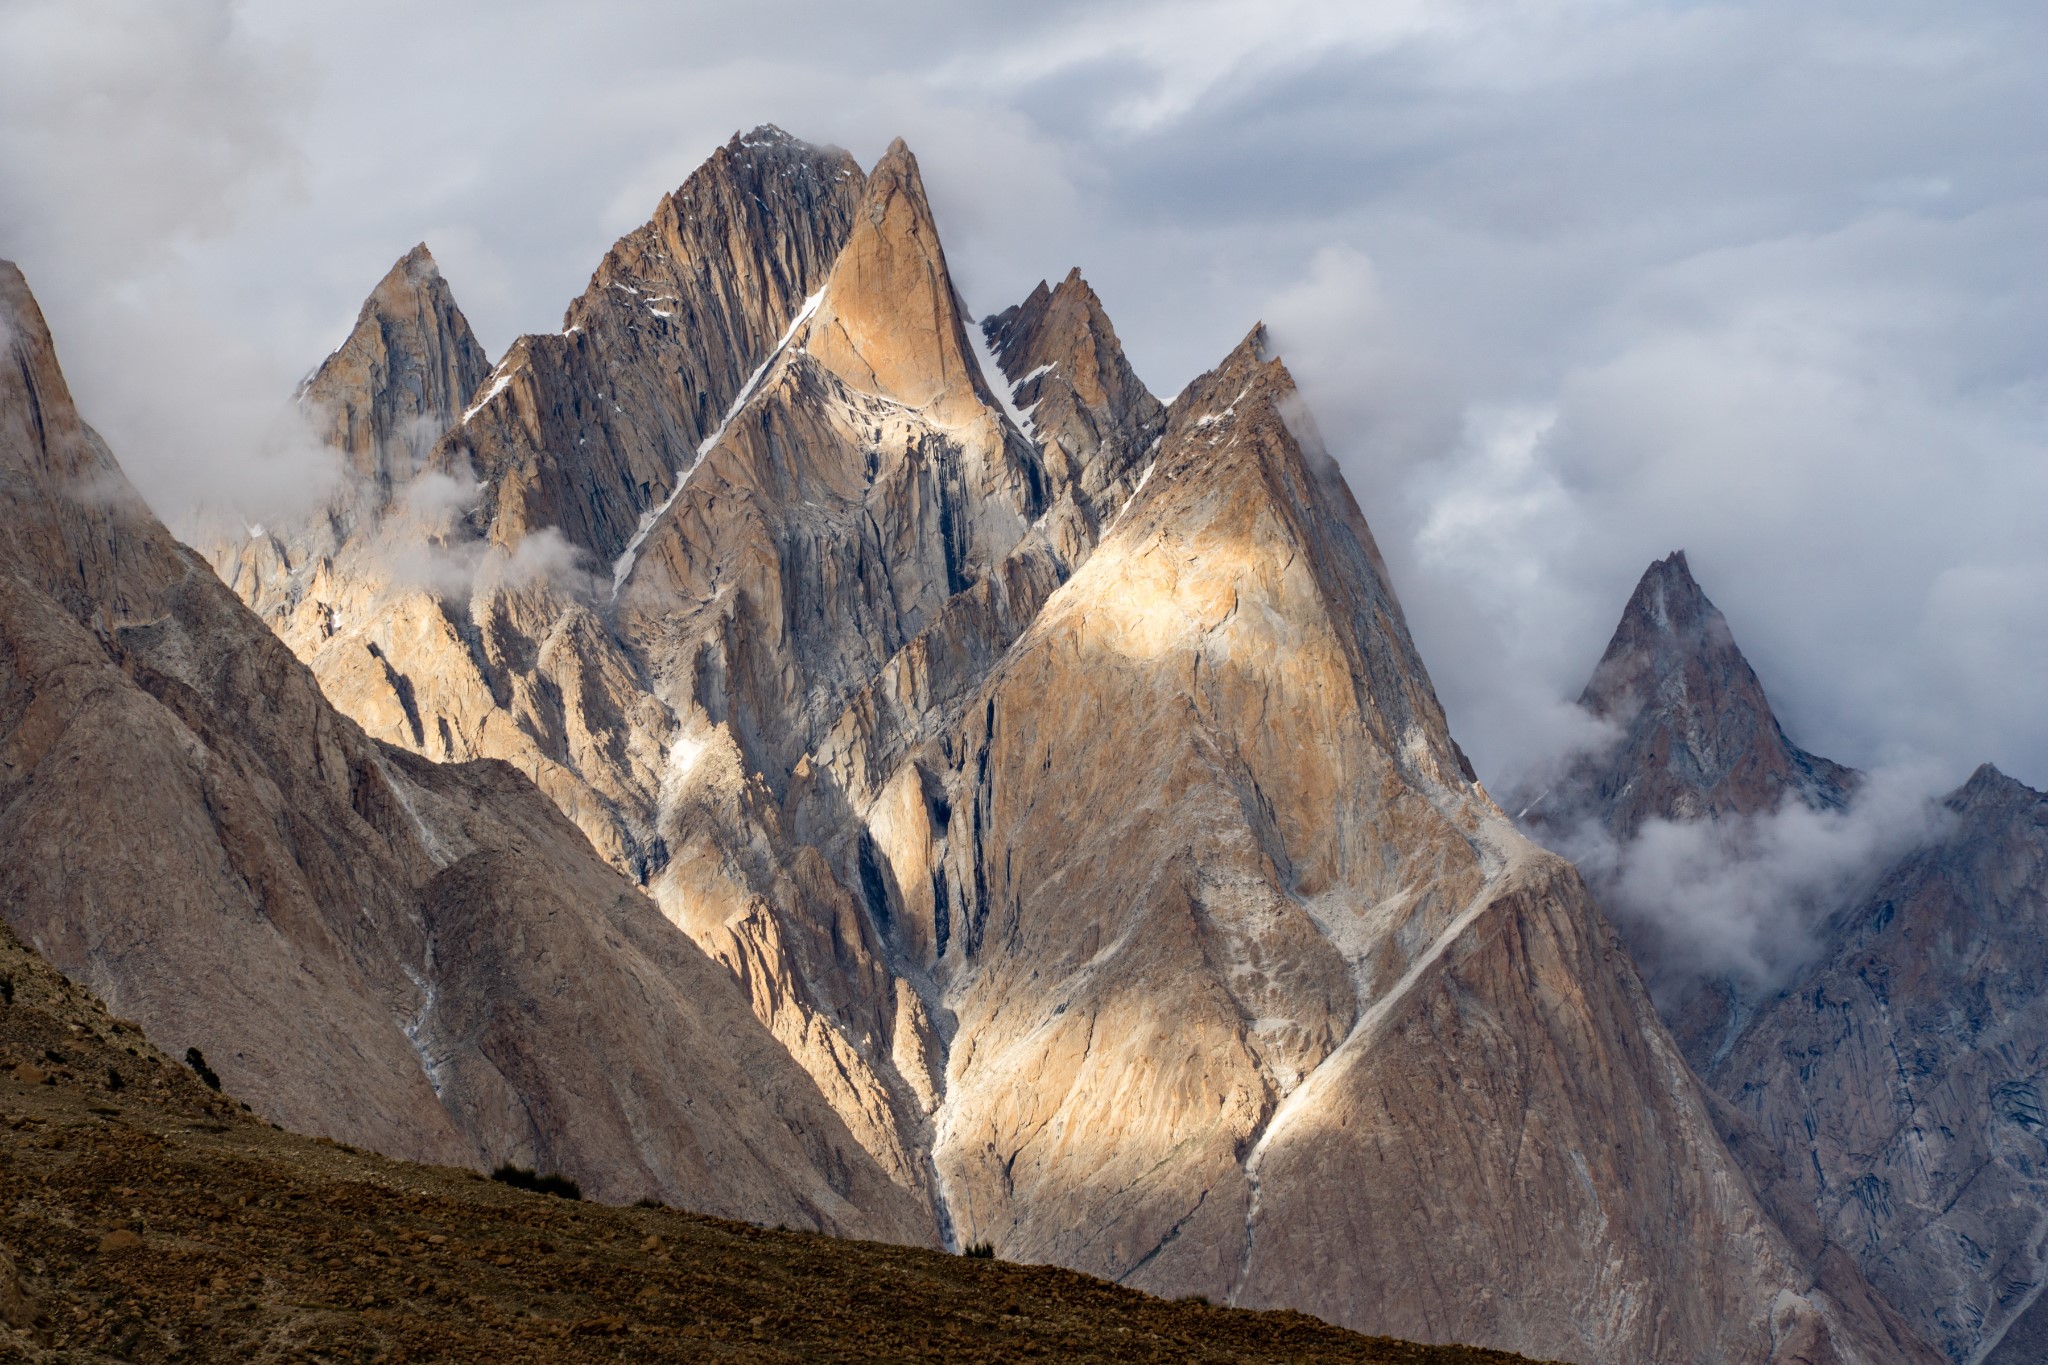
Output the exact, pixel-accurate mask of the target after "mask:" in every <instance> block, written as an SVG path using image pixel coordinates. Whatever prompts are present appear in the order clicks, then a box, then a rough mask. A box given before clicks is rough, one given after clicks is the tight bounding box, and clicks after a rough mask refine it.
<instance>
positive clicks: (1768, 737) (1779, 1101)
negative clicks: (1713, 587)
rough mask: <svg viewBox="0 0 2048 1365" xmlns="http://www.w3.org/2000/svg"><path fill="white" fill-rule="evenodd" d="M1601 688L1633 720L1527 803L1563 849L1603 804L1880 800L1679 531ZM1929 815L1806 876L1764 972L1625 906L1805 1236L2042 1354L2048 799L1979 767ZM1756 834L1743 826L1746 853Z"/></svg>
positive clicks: (1937, 1316) (1680, 1031)
mask: <svg viewBox="0 0 2048 1365" xmlns="http://www.w3.org/2000/svg"><path fill="white" fill-rule="evenodd" d="M1582 704H1583V705H1585V706H1586V707H1587V708H1588V709H1589V710H1592V711H1593V712H1594V713H1595V714H1598V715H1601V716H1604V717H1607V718H1610V719H1614V720H1615V721H1616V722H1617V723H1619V724H1621V725H1623V726H1624V727H1625V732H1626V733H1625V738H1624V739H1623V741H1622V742H1621V744H1620V745H1619V746H1618V747H1617V748H1616V749H1615V750H1613V751H1611V752H1608V753H1603V754H1598V755H1595V756H1593V757H1592V758H1590V759H1588V760H1587V761H1586V762H1585V763H1584V764H1582V765H1581V766H1580V767H1579V768H1578V769H1576V770H1575V771H1574V772H1573V773H1571V774H1570V775H1569V776H1568V777H1567V779H1566V780H1565V781H1564V782H1561V783H1559V784H1558V785H1557V786H1555V787H1553V788H1552V790H1551V792H1550V793H1548V794H1546V795H1545V797H1544V798H1543V799H1542V801H1541V802H1540V804H1538V805H1537V806H1536V807H1535V809H1534V811H1533V812H1532V813H1530V822H1531V823H1532V824H1533V825H1535V826H1536V827H1537V828H1538V830H1539V832H1541V833H1543V834H1544V835H1545V836H1546V837H1557V838H1561V839H1563V840H1565V841H1566V846H1567V847H1569V846H1570V841H1571V839H1572V838H1573V836H1574V831H1577V830H1582V829H1584V828H1585V827H1586V826H1588V825H1590V826H1592V827H1594V828H1596V829H1599V830H1601V831H1603V832H1605V833H1607V834H1608V835H1610V836H1612V837H1614V838H1617V839H1619V840H1620V841H1621V846H1622V848H1623V849H1624V850H1626V848H1627V844H1628V840H1629V838H1630V837H1631V836H1635V835H1639V834H1640V833H1641V832H1642V831H1643V829H1644V827H1645V825H1646V824H1647V823H1648V822H1652V821H1664V822H1670V823H1672V824H1675V825H1677V826H1680V827H1687V826H1693V825H1697V824H1699V823H1701V822H1716V823H1718V824H1719V825H1720V826H1722V827H1725V828H1729V829H1732V830H1735V831H1737V832H1739V831H1740V830H1741V829H1742V827H1743V822H1745V821H1756V820H1770V819H1772V818H1775V817H1777V816H1779V815H1781V814H1782V812H1783V810H1784V809H1785V808H1786V807H1787V804H1788V803H1802V804H1804V805H1805V806H1807V807H1809V808H1812V809H1817V810H1820V811H1825V812H1832V813H1834V816H1835V818H1838V819H1840V820H1843V821H1850V820H1856V819H1862V818H1867V817H1866V816H1865V815H1864V814H1863V813H1862V811H1861V809H1860V807H1859V806H1858V804H1857V802H1858V800H1859V799H1860V797H1861V795H1862V793H1863V791H1864V790H1865V785H1864V779H1863V778H1862V777H1861V775H1859V774H1857V773H1855V772H1853V771H1852V770H1850V769H1847V768H1843V767H1841V766H1840V765H1837V764H1834V763H1830V762H1828V761H1827V760H1826V759H1822V758H1816V757H1814V756H1813V755H1810V754H1807V753H1805V752H1804V751H1802V750H1800V749H1798V748H1796V747H1795V746H1793V745H1792V744H1791V743H1790V742H1789V741H1788V740H1786V738H1785V736H1784V732H1783V731H1782V729H1781V728H1780V727H1779V725H1778V723H1777V721H1776V719H1775V718H1774V717H1773V716H1772V714H1771V711H1770V707H1769V703H1768V702H1767V701H1766V700H1765V699H1764V695H1763V690H1762V687H1761V685H1760V684H1758V682H1757V681H1756V677H1755V674H1754V673H1753V672H1752V671H1751V670H1750V668H1749V665H1748V664H1747V662H1746V661H1744V660H1743V658H1742V656H1741V654H1740V652H1739V651H1738V650H1737V648H1736V646H1735V644H1734V640H1733V638H1732V636H1731V635H1730V634H1729V631H1728V628H1727V624H1726V622H1725V621H1724V620H1723V619H1722V618H1721V615H1720V613H1719V612H1718V611H1715V610H1714V609H1713V608H1712V606H1711V604H1709V603H1707V601H1706V598H1705V596H1704V595H1703V594H1702V593H1701V592H1700V590H1699V588H1698V586H1697V584H1695V583H1694V582H1693V580H1692V578H1691V575H1690V574H1689V572H1687V571H1686V567H1685V563H1684V558H1683V556H1682V555H1674V556H1672V557H1671V558H1669V559H1666V560H1664V561H1661V562H1659V563H1657V564H1653V565H1652V566H1651V567H1650V569H1649V571H1648V572H1647V573H1646V574H1645V575H1644V578H1643V580H1642V583H1641V584H1640V585H1639V586H1638V587H1637V589H1636V592H1635V595H1634V597H1633V598H1632V599H1631V601H1630V603H1629V605H1628V608H1627V610H1626V611H1625V612H1624V614H1623V618H1622V623H1621V626H1620V627H1619V628H1618V629H1617V631H1616V633H1615V641H1614V643H1613V644H1612V645H1610V646H1609V648H1608V651H1607V655H1606V657H1605V658H1604V659H1603V660H1602V662H1601V664H1600V667H1599V669H1598V670H1597V671H1596V672H1595V674H1594V677H1593V681H1592V682H1591V683H1590V684H1589V685H1588V687H1587V689H1586V694H1585V697H1584V698H1583V699H1582ZM1936 816H1937V818H1935V819H1933V820H1931V821H1930V822H1928V824H1929V827H1930V828H1931V830H1932V833H1931V834H1929V835H1928V836H1926V837H1924V838H1921V839H1919V840H1918V841H1917V842H1915V843H1913V844H1912V845H1911V846H1909V847H1907V848H1905V849H1904V850H1903V851H1900V850H1896V849H1891V848H1889V847H1887V846H1879V847H1878V848H1877V851H1875V852H1873V853H1872V855H1871V857H1870V865H1869V866H1864V867H1856V868H1852V869H1849V870H1848V871H1847V872H1846V873H1845V874H1844V876H1843V877H1842V878H1841V879H1840V883H1839V885H1836V886H1834V887H1833V888H1832V889H1831V890H1829V891H1828V892H1827V895H1828V896H1829V897H1831V899H1824V900H1823V901H1822V902H1821V903H1818V904H1815V905H1809V904H1804V903H1794V902H1793V901H1792V900H1790V899H1789V898H1788V900H1787V903H1786V904H1784V905H1783V906H1782V907H1780V909H1779V913H1780V914H1782V916H1784V917H1785V918H1786V919H1787V920H1789V921H1793V922H1798V921H1799V920H1800V919H1801V917H1803V916H1808V915H1811V916H1814V920H1815V922H1814V923H1813V925H1812V928H1811V931H1810V934H1809V935H1808V936H1807V937H1806V938H1805V939H1802V940H1801V941H1802V942H1803V943H1804V950H1803V951H1802V952H1800V953H1799V954H1798V955H1796V956H1794V957H1792V958H1791V959H1790V960H1787V961H1784V962H1779V963H1776V964H1773V968H1774V970H1773V973H1772V974H1770V975H1768V976H1764V977H1761V978H1759V977H1757V976H1755V975H1754V974H1749V975H1744V974H1740V973H1714V974H1702V973H1700V972H1699V970H1698V968H1697V966H1696V965H1695V964H1689V963H1687V962H1685V961H1683V960H1679V959H1676V958H1674V956H1673V954H1672V952H1671V951H1670V946H1669V940H1668V939H1666V938H1664V937H1662V936H1660V935H1658V934H1657V933H1656V932H1654V926H1653V925H1649V924H1646V923H1643V922H1639V921H1638V920H1637V919H1635V918H1633V917H1631V916H1629V915H1619V916H1618V920H1619V923H1620V924H1621V926H1622V928H1623V930H1624V933H1625V935H1626V937H1627V938H1628V941H1629V944H1630V947H1631V949H1632V950H1633V951H1635V952H1636V953H1637V954H1638V956H1639V957H1640V958H1641V959H1642V960H1643V963H1644V966H1645V969H1646V972H1647V973H1648V974H1649V975H1650V976H1651V977H1652V979H1653V980H1660V981H1662V983H1663V988H1662V989H1661V991H1660V995H1661V998H1662V1001H1663V1004H1664V1007H1665V1010H1666V1012H1667V1014H1668V1015H1669V1017H1670V1019H1671V1023H1672V1026H1673V1029H1674V1031H1675V1032H1676V1033H1677V1035H1678V1037H1679V1038H1680V1039H1681V1040H1685V1041H1686V1042H1687V1044H1688V1048H1687V1050H1688V1055H1689V1056H1690V1058H1691V1060H1692V1061H1693V1064H1694V1065H1695V1066H1696V1067H1698V1068H1699V1071H1700V1074H1701V1075H1702V1076H1703V1077H1704V1078H1705V1079H1706V1080H1707V1081H1708V1082H1709V1083H1710V1084H1711V1085H1712V1086H1713V1087H1714V1089H1715V1090H1717V1091H1718V1092H1719V1094H1720V1096H1721V1097H1722V1099H1723V1101H1724V1105H1723V1107H1722V1108H1721V1110H1720V1114H1721V1121H1722V1123H1723V1127H1724V1131H1725V1133H1726V1136H1727V1137H1728V1140H1729V1143H1730V1146H1731V1148H1732V1149H1733V1150H1734V1151H1735V1153H1736V1154H1737V1155H1738V1157H1739V1158H1740V1159H1741V1160H1742V1161H1743V1163H1744V1165H1745V1167H1746V1168H1747V1169H1748V1170H1749V1171H1750V1173H1751V1176H1752V1178H1753V1180H1754V1181H1755V1183H1756V1184H1757V1186H1758V1188H1759V1189H1760V1191H1761V1192H1762V1194H1763V1197H1764V1201H1765V1204H1766V1206H1767V1207H1769V1208H1771V1209H1772V1210H1773V1212H1774V1214H1776V1215H1777V1216H1778V1218H1779V1221H1780V1222H1781V1224H1782V1225H1784V1226H1785V1227H1786V1228H1787V1229H1788V1230H1790V1231H1791V1232H1792V1233H1793V1235H1794V1238H1795V1240H1796V1241H1798V1242H1799V1243H1800V1244H1801V1245H1802V1246H1803V1247H1804V1248H1806V1250H1807V1254H1808V1255H1809V1256H1811V1257H1815V1258H1817V1259H1819V1260H1820V1261H1821V1262H1823V1263H1828V1262H1833V1261H1836V1260H1841V1259H1847V1260H1853V1261H1854V1262H1855V1263H1856V1265H1857V1266H1858V1267H1860V1269H1861V1270H1862V1272H1863V1273H1864V1275H1865V1276H1867V1278H1868V1281H1869V1283H1870V1284H1871V1285H1872V1286H1874V1287H1875V1289H1876V1290H1877V1291H1878V1292H1879V1293H1880V1294H1882V1295H1883V1296H1884V1297H1885V1299H1886V1300H1887V1301H1888V1302H1889V1303H1890V1304H1891V1305H1892V1306H1894V1307H1895V1308H1896V1310H1897V1311H1898V1313H1899V1314H1901V1315H1902V1317H1903V1319H1904V1321H1906V1322H1907V1323H1909V1324H1910V1325H1911V1327H1912V1328H1913V1329H1914V1330H1915V1331H1917V1332H1918V1333H1920V1334H1921V1335H1922V1336H1924V1337H1925V1338H1926V1339H1927V1340H1929V1341H1931V1342H1933V1343H1935V1344H1936V1345H1937V1346H1939V1347H1940V1348H1941V1350H1942V1351H1943V1353H1944V1354H1945V1355H1946V1356H1947V1357H1948V1358H1949V1359H1951V1360H1955V1361H1959V1362H1960V1361H1977V1360H1981V1359H1992V1360H2011V1361H2017V1360H2021V1359H2033V1358H2034V1356H2033V1355H2031V1354H2029V1352H2030V1351H2032V1350H2033V1349H2034V1348H2033V1347H2032V1346H2030V1345H2027V1344H2026V1343H2028V1342H2032V1341H2036V1340H2038V1336H2039V1334H2040V1333H2041V1332H2042V1331H2043V1329H2042V1328H2041V1327H2040V1326H2039V1325H2038V1323H2039V1322H2040V1321H2043V1320H2048V1318H2039V1317H2037V1318H2033V1319H2029V1318H2027V1317H2026V1316H2025V1315H2026V1314H2027V1313H2028V1312H2029V1310H2030V1309H2031V1308H2033V1307H2034V1305H2036V1304H2037V1303H2038V1302H2039V1300H2040V1293H2041V1287H2042V1285H2043V1283H2044V1279H2048V1276H2044V1267H2043V1264H2042V1262H2043V1253H2042V1245H2043V1238H2044V1234H2048V1185H2044V1180H2048V1128H2044V1127H2043V1111H2042V1109H2041V1094H2042V1085H2043V1076H2044V1074H2048V1073H2044V1068H2048V1009H2044V1007H2043V1004H2042V1002H2041V998H2040V993H2039V991H2038V989H2037V987H2038V983H2039V981H2040V980H2041V977H2042V973H2043V972H2044V971H2048V935H2044V934H2043V933H2042V928H2041V926H2042V924H2043V922H2044V921H2043V916H2044V913H2048V800H2044V798H2043V797H2042V796H2041V794H2040V793H2038V792H2034V791H2031V790H2029V789H2028V788H2027V787H2025V786H2023V785H2022V784H2020V783H2018V782H2015V781H2013V780H2012V779H2011V778H2009V777H2006V776H2005V775H2004V774H2002V773H2000V772H1999V771H1998V770H1997V769H1996V768H1993V767H1991V766H1989V765H1986V766H1985V767H1983V768H1980V769H1979V770H1978V771H1977V773H1976V774H1975V775H1974V776H1972V777H1971V778H1970V780H1969V781H1968V782H1967V783H1966V784H1965V785H1964V786H1962V787H1961V788H1959V789H1957V790H1956V791H1954V792H1952V793H1950V794H1948V795H1947V796H1946V797H1944V798H1943V799H1942V800H1941V801H1940V802H1939V803H1938V804H1937V810H1936ZM1746 847H1747V845H1746V844H1745V843H1744V841H1742V840H1741V839H1739V838H1737V839H1734V840H1732V841H1731V842H1729V843H1728V844H1727V845H1726V848H1727V849H1728V852H1727V855H1726V856H1727V857H1728V858H1729V859H1730V861H1731V864H1735V863H1739V862H1740V861H1741V859H1742V857H1743V856H1745V855H1744V849H1745V848H1746ZM1739 872H1740V868H1739V867H1737V866H1733V865H1731V866H1730V867H1729V868H1728V869H1726V872H1725V875H1727V876H1730V877H1733V876H1736V875H1738V874H1739ZM1596 889H1600V887H1599V884H1598V883H1597V882H1596ZM1788 897H1789V893H1788ZM2001 1339H2004V1340H2006V1341H2008V1342H2011V1343H2014V1344H2012V1345H2011V1346H2009V1347H2001V1346H2000V1345H1999V1343H2000V1341H2001ZM1987 1353H1988V1354H1987Z"/></svg>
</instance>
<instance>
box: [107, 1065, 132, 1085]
mask: <svg viewBox="0 0 2048 1365" xmlns="http://www.w3.org/2000/svg"><path fill="white" fill-rule="evenodd" d="M127 1084H128V1082H127V1081H126V1080H125V1079H124V1078H123V1077H122V1075H121V1073H120V1071H119V1070H118V1069H116V1068H114V1067H111V1066H110V1067H108V1068H107V1089H109V1090H119V1089H121V1088H122V1087H123V1086H125V1085H127Z"/></svg>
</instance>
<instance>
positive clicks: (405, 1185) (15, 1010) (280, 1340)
mask: <svg viewBox="0 0 2048 1365" xmlns="http://www.w3.org/2000/svg"><path fill="white" fill-rule="evenodd" d="M0 981H4V983H5V985H4V987H0V998H4V1001H5V1003H0V1210H4V1214H0V1218H4V1221H0V1361H11V1360H28V1361H52V1362H54V1361H59V1360H62V1361H67V1362H86V1361H105V1360H121V1361H135V1362H155V1361H200V1360H241V1361H267V1360H295V1361H300V1360H303V1361H334V1362H340V1361H351V1362H371V1361H383V1362H392V1363H393V1365H396V1362H401V1361H407V1360H411V1361H430V1360H431V1361H458V1360H483V1359H488V1360H490V1361H492V1362H493V1365H511V1363H512V1362H516V1361H528V1360H532V1361H541V1360H545V1361H548V1362H550V1363H551V1365H555V1363H557V1362H563V1361H581V1360H620V1359H631V1360H636V1361H655V1360H690V1361H707V1360H733V1361H768V1360H803V1361H855V1360H891V1361H915V1360H946V1361H949V1362H969V1361H997V1360H1001V1361H1011V1360H1020V1359H1027V1358H1045V1359H1054V1360H1069V1361H1167V1360H1171V1361H1283V1360H1284V1361H1358V1362H1368V1361H1369V1362H1406V1363H1412V1365H1464V1363H1465V1362H1471V1363H1472V1365H1478V1363H1479V1362H1508V1361H1514V1360H1519V1359H1521V1358H1522V1357H1519V1356H1510V1355H1505V1354H1502V1353H1500V1352H1497V1351H1479V1350H1471V1349H1468V1348H1464V1347H1455V1346H1448V1347H1447V1346H1416V1345H1411V1344H1408V1343H1404V1342H1398V1341H1391V1340H1387V1339H1384V1338H1371V1337H1363V1336H1358V1335H1356V1334H1354V1333H1350V1332H1345V1331H1341V1330H1339V1329H1337V1328H1335V1327H1331V1326H1329V1325H1328V1324H1326V1323H1323V1322H1320V1321H1318V1320H1316V1319H1314V1318H1311V1317H1307V1316H1305V1315H1303V1314H1299V1313H1253V1312H1246V1311H1242V1310H1236V1309H1226V1308H1217V1307H1210V1306H1208V1305H1206V1304H1201V1303H1197V1302H1194V1301H1191V1300H1183V1301H1179V1302H1172V1301H1168V1300H1164V1299H1155V1298H1152V1297H1150V1296H1148V1295H1144V1294H1140V1293H1137V1292H1135V1291H1133V1290H1127V1289H1120V1288H1118V1287H1116V1286H1114V1285H1111V1284H1108V1283H1106V1282H1104V1281H1101V1280H1096V1279H1092V1278H1090V1277H1088V1276H1085V1275H1079V1274H1075V1273H1073V1272H1071V1271H1066V1270H1056V1269H1052V1268H1049V1267H1043V1266H1022V1265H1012V1264H1009V1263H1006V1262H1001V1261H981V1260H972V1259H969V1258H966V1257H959V1256H948V1255H943V1254H941V1253H937V1252H929V1251H917V1250H911V1249H908V1248H902V1247H894V1246H887V1245H883V1244H880V1243H873V1242H854V1241H841V1240H836V1239H833V1238H829V1237H821V1236H817V1235H815V1234H806V1233H794V1232H784V1231H781V1230H769V1229H763V1228H757V1227H753V1226H751V1225H749V1224H745V1223H732V1222H726V1221H723V1220H720V1219H715V1218H704V1217H699V1216H696V1215H693V1214H686V1213H679V1212H676V1211H674V1210H672V1209H660V1208H614V1207H607V1206H604V1205H597V1204H585V1203H575V1202H571V1201H568V1200H563V1199H557V1198H553V1197H550V1196H547V1195H540V1194H529V1193H525V1192H523V1191H519V1190H515V1189H512V1188H510V1187H507V1186H505V1185H500V1184H496V1183H493V1182H490V1181H487V1180H484V1179H483V1178H481V1177H480V1176H477V1175H474V1174H472V1173H470V1172H467V1171H459V1170H452V1169H449V1168H446V1167H437V1166H423V1165H415V1164H411V1163H407V1162H400V1161H392V1160H388V1159H386V1158H383V1157H378V1156H373V1155H370V1154H367V1153H364V1152H360V1151H357V1150H355V1149H353V1148H349V1147H345V1146H339V1145H336V1144H334V1143H332V1142H329V1141H326V1140H324V1139H315V1138H308V1137H301V1136H299V1135H297V1134H293V1133H287V1132H283V1131H281V1130H278V1129H275V1128H272V1127H271V1126H269V1125H268V1124H265V1123H262V1122H260V1121H259V1120H257V1119H254V1118H252V1117H250V1116H249V1115H248V1114H247V1113H245V1112H243V1111H242V1110H241V1109H240V1108H239V1107H238V1106H237V1105H236V1104H235V1103H234V1102H232V1101H231V1100H229V1099H226V1098H224V1097H222V1096H220V1095H217V1094H215V1093H214V1092H213V1091H211V1090H209V1089H207V1088H206V1087H205V1086H204V1085H203V1084H202V1083H201V1082H200V1081H199V1080H198V1079H197V1078H196V1076H195V1074H194V1072H193V1071H191V1070H190V1069H189V1068H187V1067H185V1066H181V1065H179V1064H178V1063H176V1062H173V1061H172V1060H170V1059H169V1058H167V1057H165V1056H164V1055H163V1054H161V1053H159V1052H157V1051H156V1050H155V1049H153V1048H152V1047H150V1046H149V1044H148V1043H147V1042H146V1041H144V1039H143V1036H142V1032H141V1030H140V1029H138V1028H137V1027H136V1026H135V1025H133V1024H129V1023H125V1022H123V1021H120V1020H117V1019H115V1018H113V1017H112V1016H111V1015H109V1014H108V1013H107V1012H106V1010H105V1009H104V1007H102V1006H101V1005H100V1003H99V1002H98V1001H97V1000H96V999H94V998H93V997H92V996H91V995H90V994H89V993H88V992H86V991H84V990H82V989H80V988H79V987H77V986H76V985H74V984H73V983H71V982H70V981H67V980H66V979H65V978H64V977H63V976H61V975H60V974H58V973H57V972H56V971H55V970H54V969H53V968H51V967H50V966H49V965H48V964H47V963H45V962H44V961H43V960H42V959H41V958H39V957H37V956H36V955H35V954H34V953H33V952H31V951H29V950H28V949H26V948H25V947H23V946H22V945H21V943H20V942H19V941H18V940H16V939H15V938H14V936H13V935H12V934H11V933H7V932H6V931H5V930H0Z"/></svg>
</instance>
